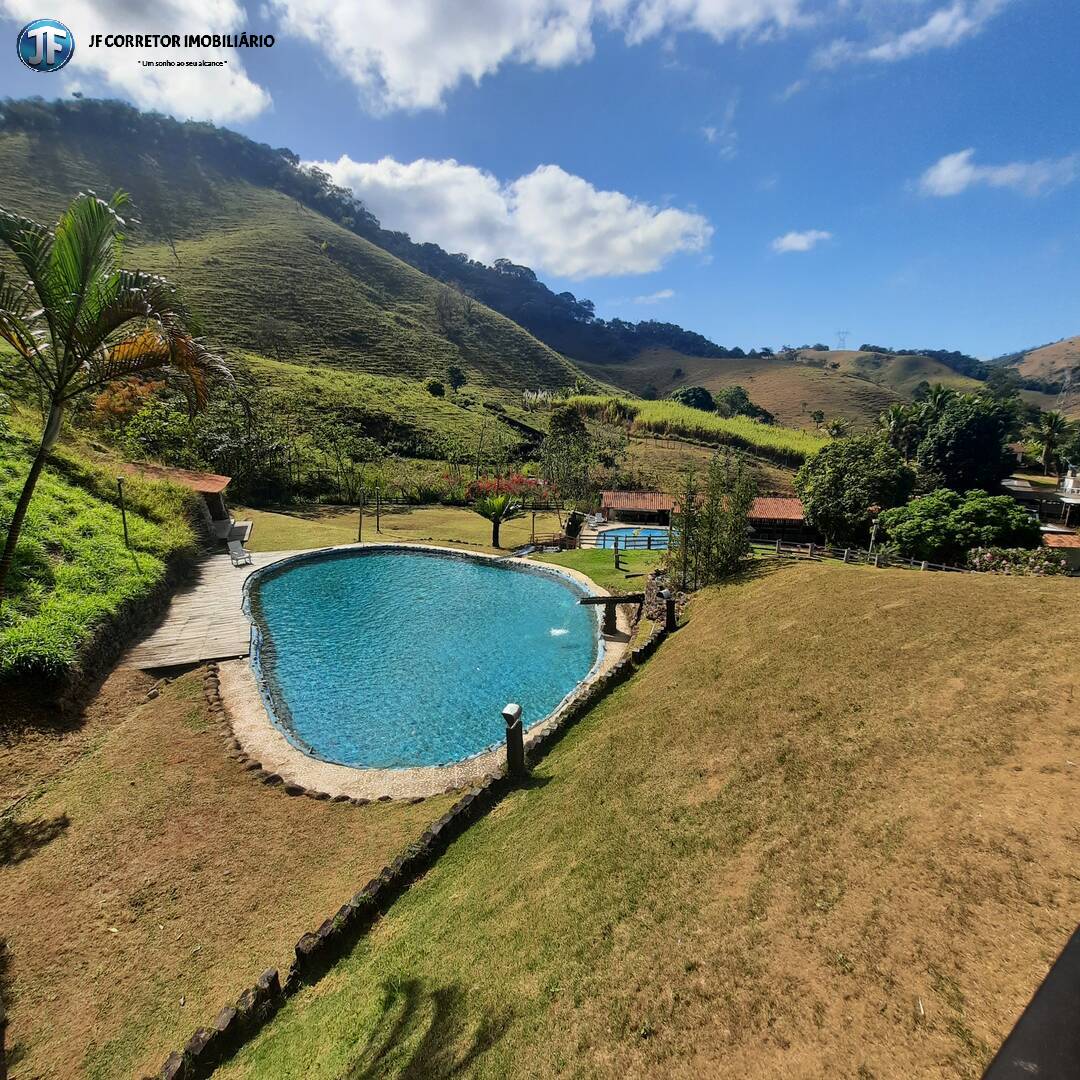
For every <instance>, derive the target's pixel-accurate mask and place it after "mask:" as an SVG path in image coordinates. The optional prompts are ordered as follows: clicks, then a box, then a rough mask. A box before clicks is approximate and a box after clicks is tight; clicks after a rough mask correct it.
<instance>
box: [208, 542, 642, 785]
mask: <svg viewBox="0 0 1080 1080" xmlns="http://www.w3.org/2000/svg"><path fill="white" fill-rule="evenodd" d="M356 551H363V552H371V551H421V552H430V553H433V554H438V555H442V556H451V557H454V558H465V559H469V560H472V561H476V562H490V563H502V564H511V565H512V566H514V567H518V568H520V569H519V571H518V572H528V573H534V574H549V575H552V576H554V577H564V578H567V579H569V580H571V581H573V582H574V583H575V584H576V585H578V586H579V587H580V588H582V589H584V590H585V592H586V593H587V594H589V595H593V596H609V595H611V594H610V593H609V592H608V590H606V589H603V588H601V587H600V586H599V585H597V584H596V582H595V581H593V580H592V579H591V578H589V577H587V576H586V575H585V574H582V573H580V572H579V571H577V570H573V569H571V568H569V567H565V566H556V565H554V564H551V563H544V562H542V561H540V560H535V561H534V560H531V559H523V558H516V557H513V556H505V555H503V556H500V555H488V554H486V553H484V552H476V551H467V550H462V549H461V548H450V547H443V546H436V545H429V544H395V543H385V544H384V543H360V544H340V545H336V546H333V547H327V548H316V549H313V550H312V551H305V552H303V553H302V554H300V555H290V556H288V557H286V558H283V559H279V560H277V561H275V562H272V563H268V564H267V565H266V566H264V567H260V568H259V569H258V570H256V571H255V572H254V573H252V574H251V575H250V576H249V577H248V578H247V580H246V581H245V583H244V610H245V612H246V613H247V615H248V618H249V619H251V621H252V625H253V627H256V628H257V624H256V623H255V617H254V613H253V612H252V604H251V592H250V590H251V587H252V584H253V583H255V582H257V581H258V579H260V578H264V577H266V576H268V575H270V574H273V573H280V572H281V571H282V570H284V569H286V568H288V567H289V566H291V565H295V564H298V563H300V562H304V561H307V560H310V559H313V558H318V557H319V556H325V555H328V554H333V553H335V552H340V553H342V554H347V553H349V552H356ZM618 627H619V634H618V635H617V636H615V637H603V636H601V639H600V655H599V657H598V659H597V661H596V662H595V663H594V664H593V666H592V668H591V669H590V671H589V674H588V675H587V676H586V677H585V678H584V679H583V680H582V681H581V682H579V683H578V684H577V685H576V686H575V687H574V689H573V690H572V691H571V692H570V693H569V694H567V696H566V697H565V698H564V699H563V700H562V702H561V703H560V704H559V706H558V707H557V708H556V709H555V711H554V712H552V713H551V714H550V715H549V716H548V717H547V718H546V719H544V720H542V721H541V722H540V723H539V724H536V725H534V726H533V727H531V728H529V729H528V731H527V732H526V736H525V748H526V751H528V750H529V748H530V747H531V746H532V745H533V744H534V742H536V740H537V739H538V738H539V737H540V736H542V735H543V733H544V732H545V731H547V730H549V729H550V728H551V727H552V726H554V725H556V724H557V722H558V720H559V718H560V717H561V716H563V715H564V714H565V713H566V712H567V711H568V710H569V709H570V708H571V707H572V706H573V705H574V703H575V701H576V700H577V699H578V698H579V697H580V696H581V695H582V694H583V693H584V692H585V691H586V690H587V689H588V687H589V686H591V685H592V684H593V683H594V682H595V681H596V680H597V679H598V678H600V677H601V676H602V675H604V674H605V673H606V672H608V671H610V670H611V669H612V668H613V667H614V666H615V665H616V664H618V663H619V661H620V660H622V659H623V657H624V656H625V653H626V650H627V648H628V645H629V641H630V637H631V634H632V630H631V625H630V619H629V617H628V616H627V614H626V613H625V611H624V610H622V609H619V611H618ZM217 680H218V684H217V690H218V693H219V696H220V699H221V701H222V702H223V704H224V710H223V713H224V716H225V720H226V722H227V724H228V725H229V733H228V743H229V748H230V749H231V750H233V751H235V752H237V753H238V756H239V757H240V759H241V760H242V761H243V763H244V765H245V767H247V768H249V769H250V770H251V771H252V772H254V773H256V775H257V777H258V778H259V779H261V780H263V781H264V782H265V783H270V784H281V785H282V786H283V787H284V790H285V791H286V793H288V794H290V795H309V796H311V797H313V798H318V799H333V800H335V801H337V802H346V801H348V802H352V803H355V804H357V805H363V804H364V803H369V802H373V801H376V800H378V801H383V802H385V801H387V800H390V799H410V800H414V801H418V800H420V799H424V798H428V797H430V796H432V795H442V794H448V793H451V792H455V791H460V790H462V789H463V788H466V787H468V786H469V785H470V784H473V783H476V782H477V781H479V780H481V779H482V778H483V777H485V776H487V775H489V774H491V773H493V772H497V771H498V770H499V769H500V768H501V767H502V764H503V760H504V757H505V750H504V748H503V747H502V746H496V747H492V748H490V749H488V750H485V751H482V752H480V753H479V754H475V755H473V756H472V757H469V758H465V759H464V760H462V761H459V762H453V763H450V764H447V765H431V766H422V767H416V768H406V769H378V768H368V767H356V766H350V765H341V764H338V763H336V762H331V761H325V760H323V759H322V758H318V757H315V756H313V755H311V754H309V753H307V752H305V751H304V750H303V749H301V748H300V747H299V746H296V745H295V744H294V743H293V742H292V741H291V740H290V739H289V738H288V736H287V735H286V734H285V733H284V731H283V730H282V729H281V727H280V725H279V724H278V723H277V722H275V720H274V719H273V717H272V716H271V714H270V711H269V709H268V707H267V703H266V698H265V694H264V692H263V689H262V687H261V686H260V685H259V681H258V679H257V677H256V675H255V672H254V670H253V666H252V663H251V662H250V661H249V660H247V659H240V660H232V661H227V662H224V663H222V664H220V665H219V667H218V670H217Z"/></svg>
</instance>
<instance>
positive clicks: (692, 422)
mask: <svg viewBox="0 0 1080 1080" xmlns="http://www.w3.org/2000/svg"><path fill="white" fill-rule="evenodd" d="M570 404H572V405H575V406H577V407H578V408H579V409H581V410H582V411H583V412H584V413H586V415H589V416H594V417H598V418H599V417H603V418H605V419H609V420H626V419H628V420H629V421H630V427H631V430H632V431H637V432H645V431H647V432H653V433H654V434H657V435H676V436H681V437H682V438H686V439H693V440H695V441H697V442H704V443H713V444H722V445H726V446H737V447H740V448H742V449H744V450H750V451H752V452H754V453H757V454H762V455H763V456H765V457H768V458H771V459H773V460H776V461H781V462H783V463H784V464H799V463H801V462H803V461H805V460H806V459H807V458H808V457H810V456H811V455H813V454H816V453H817V451H818V450H820V449H821V448H822V447H823V446H824V445H825V444H826V443H827V442H828V441H829V440H828V439H827V438H826V437H825V436H822V435H815V434H812V433H811V432H808V431H798V430H796V429H794V428H786V427H781V426H779V425H778V424H763V423H761V422H760V421H758V420H751V419H750V418H749V417H746V416H732V417H725V416H718V415H717V414H716V413H707V412H702V410H700V409H691V408H690V407H689V406H687V405H679V404H678V403H677V402H674V401H628V400H626V399H623V398H606V397H600V396H598V395H589V394H580V395H578V396H576V397H572V398H570Z"/></svg>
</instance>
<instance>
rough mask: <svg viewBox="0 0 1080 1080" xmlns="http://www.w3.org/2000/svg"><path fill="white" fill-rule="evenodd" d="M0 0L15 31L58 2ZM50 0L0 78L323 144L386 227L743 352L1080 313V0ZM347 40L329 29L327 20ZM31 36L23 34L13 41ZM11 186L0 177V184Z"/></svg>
mask: <svg viewBox="0 0 1080 1080" xmlns="http://www.w3.org/2000/svg"><path fill="white" fill-rule="evenodd" d="M28 3H29V0H0V12H3V13H4V14H5V16H8V18H7V20H6V23H5V27H6V29H7V30H9V31H10V32H11V34H12V35H14V34H15V32H16V31H17V29H18V26H19V25H21V22H22V21H25V20H26V19H28V18H31V17H36V16H38V15H40V12H39V11H38V10H37V7H36V5H35V6H34V7H33V10H31V9H30V7H29V6H28ZM130 9H131V5H122V4H120V3H118V2H115V0H77V2H74V3H72V2H68V3H64V2H61V3H58V4H56V5H54V8H52V9H50V12H51V13H52V14H54V15H55V16H56V17H58V18H60V19H62V20H64V21H65V22H67V23H68V24H69V25H70V26H71V27H72V29H73V30H74V32H75V35H76V40H77V43H81V42H82V41H85V40H88V37H89V34H90V33H109V32H114V31H124V32H144V31H145V32H164V31H171V30H175V31H177V32H181V33H183V32H192V33H207V32H215V31H220V32H234V33H238V32H239V31H240V30H242V29H244V30H247V31H249V32H254V33H266V32H271V33H274V34H275V35H276V38H277V41H276V44H275V45H274V47H273V48H272V49H269V50H266V49H263V50H252V49H249V50H243V51H242V52H241V53H237V52H235V51H229V50H199V51H198V52H196V53H193V54H192V55H199V56H209V55H221V56H224V57H227V58H229V59H230V68H229V69H228V75H227V76H226V75H222V74H219V73H218V72H214V71H207V70H205V69H203V70H200V71H198V72H182V73H181V72H166V73H162V74H160V75H157V76H148V75H146V74H145V72H143V71H140V69H139V66H138V63H137V60H138V59H139V58H144V57H149V56H158V55H161V56H170V57H180V56H183V55H187V54H186V53H185V52H184V51H183V50H153V49H146V48H142V49H114V50H111V51H110V52H108V53H106V52H105V50H98V51H97V53H95V54H91V51H90V50H89V49H88V48H85V47H84V48H82V49H81V51H80V50H79V44H77V52H76V56H75V58H74V59H73V61H72V62H71V64H69V65H68V67H67V68H66V69H65V70H64V71H63V72H60V73H58V74H56V75H40V74H36V73H33V72H30V71H27V70H25V69H23V68H22V67H21V66H20V65H19V63H18V61H17V60H16V59H15V57H14V55H12V57H11V61H10V62H8V63H4V64H0V93H2V94H4V95H12V96H24V95H27V94H32V93H33V94H45V95H46V96H53V95H60V94H67V93H70V92H71V91H72V90H73V89H79V90H82V91H83V92H84V93H87V94H94V95H98V94H105V95H108V96H119V97H124V98H127V99H128V100H132V101H135V102H136V103H137V104H141V105H144V106H147V107H156V108H159V109H162V111H168V112H172V113H174V114H175V115H178V116H186V115H195V116H199V117H206V118H210V119H215V120H216V121H217V122H221V123H224V124H226V125H227V126H230V127H234V128H236V129H237V130H240V131H243V132H245V133H246V134H249V135H251V136H252V137H254V138H256V139H259V140H261V141H266V142H269V143H271V144H274V145H283V146H289V147H291V148H292V149H293V150H295V151H296V152H297V153H298V154H300V155H301V157H303V158H304V159H305V160H310V161H314V162H320V163H325V167H327V168H329V169H330V171H331V173H332V175H334V177H335V179H336V180H338V181H339V182H341V183H345V184H347V185H348V186H350V187H352V188H353V189H354V190H356V192H357V193H358V194H359V195H360V197H362V198H363V199H364V200H365V201H366V202H367V203H368V204H369V205H370V206H371V207H372V209H373V210H374V211H375V212H376V213H377V214H378V215H379V217H380V218H381V219H382V220H383V223H384V224H385V225H387V226H388V227H396V228H404V229H406V230H407V231H408V232H410V234H411V235H412V236H413V238H414V239H416V240H428V239H431V240H435V241H437V242H440V243H442V244H443V245H444V246H446V247H449V248H450V249H452V250H465V251H469V252H470V254H474V255H475V256H477V257H480V258H482V259H484V260H485V261H490V260H491V259H492V258H494V257H496V256H498V255H505V256H507V257H510V258H512V259H515V261H522V262H527V263H529V264H530V265H532V266H533V267H534V269H536V270H537V272H538V273H539V274H540V276H541V277H542V278H543V279H544V280H545V281H547V282H548V284H550V285H551V286H552V288H554V289H556V290H557V291H559V290H562V289H570V290H571V291H573V292H574V293H576V294H577V295H579V296H588V297H590V298H591V299H593V300H594V301H595V302H596V305H597V311H598V313H599V314H601V315H604V316H612V315H619V316H621V317H623V318H628V319H635V320H636V319H639V318H650V317H652V318H658V319H664V320H669V321H673V322H678V323H681V324H682V325H684V326H687V327H689V328H691V329H695V330H698V331H700V332H702V333H704V334H707V335H708V336H709V337H711V338H713V339H714V340H716V341H719V342H720V343H722V344H725V345H735V344H739V345H742V346H743V347H750V346H753V345H761V344H769V345H773V346H774V347H775V346H779V345H782V344H795V345H798V344H802V343H804V342H813V341H819V340H820V341H825V342H828V343H831V344H833V345H834V346H835V344H836V331H837V330H839V329H844V330H848V331H850V336H849V342H850V343H852V344H854V345H858V344H859V343H860V342H863V341H873V342H874V343H878V344H885V345H889V344H892V345H896V346H904V347H915V346H927V347H936V348H957V349H962V350H964V351H967V352H971V353H973V354H975V355H979V356H983V357H988V356H992V355H995V354H997V353H1001V352H1005V351H1010V350H1013V349H1018V348H1021V347H1026V346H1031V345H1036V344H1041V343H1042V342H1045V341H1050V340H1054V339H1057V338H1059V337H1063V336H1067V335H1072V334H1076V333H1080V257H1078V252H1080V201H1078V198H1077V195H1078V193H1080V92H1078V90H1077V83H1076V75H1075V60H1074V56H1075V49H1076V43H1077V42H1078V41H1080V5H1077V4H1075V2H1068V0H470V2H469V3H463V2H462V3H455V2H452V0H364V2H363V3H360V4H355V3H351V4H350V3H346V2H345V0H274V2H273V3H271V4H269V5H267V6H260V7H256V6H255V5H252V6H250V7H249V8H248V9H247V10H245V9H244V7H243V5H242V4H240V3H239V2H238V0H217V2H216V3H215V4H214V5H213V13H212V14H211V15H207V14H206V10H207V5H205V4H201V5H200V4H196V3H194V2H193V0H170V2H169V3H167V4H164V5H155V7H154V8H152V9H151V8H147V11H150V10H153V12H154V15H153V17H149V16H148V15H145V14H144V15H143V16H137V15H135V14H134V13H133V12H132V11H131V10H130ZM327 41H331V42H334V43H335V44H334V47H332V48H329V49H325V48H323V46H324V44H325V42H327ZM11 54H14V49H12V50H11ZM2 190H3V184H2V180H0V192H2Z"/></svg>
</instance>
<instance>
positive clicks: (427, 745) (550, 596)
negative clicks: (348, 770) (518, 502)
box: [247, 548, 602, 768]
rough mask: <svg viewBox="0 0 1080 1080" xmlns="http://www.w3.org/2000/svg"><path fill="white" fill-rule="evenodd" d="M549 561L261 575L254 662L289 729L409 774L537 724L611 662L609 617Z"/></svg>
mask: <svg viewBox="0 0 1080 1080" xmlns="http://www.w3.org/2000/svg"><path fill="white" fill-rule="evenodd" d="M585 593H586V590H585V589H584V588H583V587H582V586H581V585H579V584H578V583H577V582H576V581H574V580H573V579H571V578H570V577H568V576H566V575H563V574H559V573H557V572H554V571H550V570H543V569H540V568H539V567H524V566H522V565H521V564H518V563H512V564H511V563H503V562H499V561H495V560H492V559H485V558H482V557H473V556H470V555H467V554H451V553H448V552H437V551H430V550H417V549H402V548H368V549H355V550H351V551H333V552H325V553H319V554H315V555H311V556H302V557H300V558H298V559H294V560H289V561H287V562H285V563H282V564H278V565H276V566H271V567H268V568H267V569H266V570H263V571H258V572H256V573H255V574H253V575H252V576H251V578H250V579H249V583H248V586H247V606H248V613H249V615H250V616H251V619H252V622H253V624H254V626H255V635H254V637H255V641H254V647H253V649H252V664H253V666H254V668H255V671H256V676H257V678H258V680H259V683H260V687H261V689H262V692H263V698H264V701H265V703H266V706H267V709H268V711H269V712H270V714H271V717H272V718H273V720H274V721H275V723H276V724H277V725H278V727H280V728H281V729H282V731H283V732H284V733H285V735H286V736H287V737H288V738H289V739H290V741H292V742H293V743H294V744H295V745H297V746H298V747H299V748H300V749H302V750H304V751H305V752H306V753H308V754H311V755H313V756H314V757H317V758H321V759H323V760H325V761H332V762H337V763H339V764H342V765H353V766H365V767H369V768H407V767H415V766H425V765H445V764H449V763H451V762H456V761H461V760H463V759H464V758H467V757H471V756H472V755H474V754H477V753H480V752H482V751H484V750H487V749H489V748H491V747H493V746H494V745H496V744H498V743H500V742H501V741H502V740H503V739H504V738H505V734H506V729H505V725H504V723H503V720H502V715H501V711H502V708H503V706H504V705H505V704H506V703H507V702H510V701H516V702H518V703H519V704H520V705H521V706H522V709H523V710H524V717H523V719H524V723H525V726H526V727H527V728H528V727H532V726H534V725H535V724H537V723H539V722H540V721H542V720H544V719H545V718H546V717H548V716H549V715H550V714H551V713H552V712H554V711H555V710H556V709H557V708H558V707H559V705H560V704H561V703H562V701H563V699H564V698H565V697H566V696H567V695H568V694H570V693H571V692H572V691H573V690H574V688H575V687H576V686H577V685H578V683H580V682H581V681H582V680H583V679H585V678H586V677H587V676H588V675H589V674H590V672H591V671H592V670H593V668H594V667H595V666H596V665H597V664H598V663H599V660H600V657H601V653H602V639H601V637H600V633H599V620H598V617H597V611H598V609H597V608H595V607H587V606H582V605H580V604H579V603H578V600H579V599H580V597H581V596H583V595H585Z"/></svg>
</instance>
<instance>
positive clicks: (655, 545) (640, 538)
mask: <svg viewBox="0 0 1080 1080" xmlns="http://www.w3.org/2000/svg"><path fill="white" fill-rule="evenodd" d="M616 536H617V537H618V538H619V547H623V546H624V544H625V542H626V540H627V539H628V538H629V540H630V544H629V546H628V548H627V550H629V551H637V550H639V549H641V550H644V549H645V548H646V546H647V543H648V541H647V540H646V539H645V538H646V537H651V538H652V549H653V550H654V551H665V550H666V549H667V546H668V530H667V529H661V528H650V527H649V526H647V525H646V526H642V527H641V528H634V527H633V526H630V527H629V528H625V529H604V531H603V532H602V533H600V534H599V536H597V538H596V546H597V547H604V548H613V547H614V546H615V537H616Z"/></svg>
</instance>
